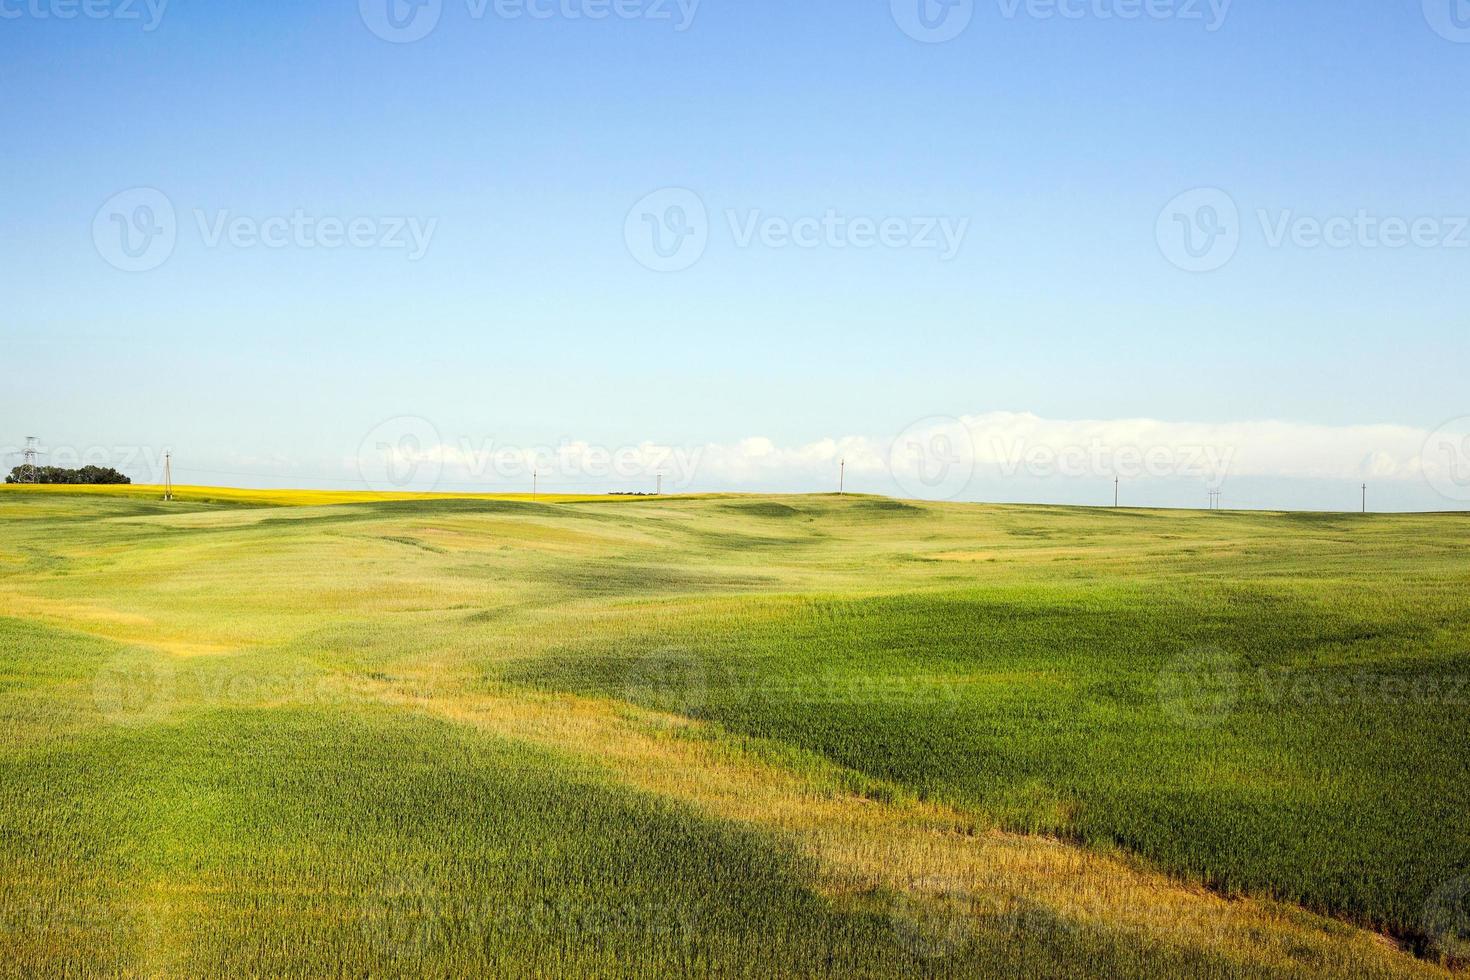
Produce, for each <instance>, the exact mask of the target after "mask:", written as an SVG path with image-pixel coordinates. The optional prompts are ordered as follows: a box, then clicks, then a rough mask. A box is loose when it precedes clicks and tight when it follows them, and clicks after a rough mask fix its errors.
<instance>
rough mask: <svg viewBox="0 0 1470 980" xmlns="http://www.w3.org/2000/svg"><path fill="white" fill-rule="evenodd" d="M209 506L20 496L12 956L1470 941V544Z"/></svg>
mask: <svg viewBox="0 0 1470 980" xmlns="http://www.w3.org/2000/svg"><path fill="white" fill-rule="evenodd" d="M69 489H74V488H69ZM179 498H180V499H178V500H176V501H174V502H173V503H170V504H164V503H162V502H161V501H159V500H158V499H157V494H156V493H155V492H154V491H152V490H150V489H149V488H138V487H133V488H122V489H121V490H120V491H116V492H106V491H99V492H91V493H74V492H57V491H54V490H53V491H40V492H38V491H34V490H29V489H19V488H4V489H3V490H0V526H3V529H4V532H5V533H4V535H3V536H0V947H3V949H4V951H5V956H4V957H3V958H0V975H13V976H247V975H296V976H341V977H361V976H397V975H402V976H420V975H427V976H456V975H473V974H476V973H478V974H483V975H508V976H589V977H590V976H598V977H601V976H634V977H642V976H670V975H676V976H678V975H691V976H694V975H718V976H751V977H756V976H775V975H811V976H823V975H825V976H843V977H846V976H901V975H914V976H935V977H940V976H1010V975H1014V976H1036V975H1057V976H1120V975H1121V976H1156V975H1179V974H1181V973H1189V974H1191V975H1204V976H1222V977H1223V976H1264V975H1282V976H1302V977H1308V976H1311V977H1320V976H1323V975H1326V976H1385V977H1387V976H1420V975H1422V976H1435V975H1447V974H1448V973H1449V972H1452V971H1455V970H1458V969H1459V967H1460V966H1462V965H1463V964H1464V962H1466V961H1467V960H1470V904H1467V903H1470V822H1467V820H1466V816H1467V807H1470V803H1467V801H1470V720H1467V719H1470V682H1467V678H1470V561H1467V559H1466V556H1467V554H1470V515H1431V516H1367V517H1363V516H1335V515H1334V516H1329V515H1283V514H1245V513H1223V512H1196V513H1186V512H1163V511H1135V510H1122V511H1107V510H1082V509H1066V508H1039V507H1018V506H1012V507H998V506H996V507H992V506H969V505H928V504H922V505H921V504H910V503H900V502H896V501H889V500H884V499H877V498H866V497H841V498H839V497H830V496H823V497H779V498H778V497H769V498H767V497H702V498H693V497H691V498H658V499H607V498H542V499H540V500H537V501H531V500H529V499H526V498H524V497H522V498H494V497H478V498H462V499H445V498H435V497H427V496H420V497H414V498H404V497H392V496H387V495H373V494H356V495H331V494H325V493H315V492H301V493H297V492H276V491H221V490H213V489H209V490H206V489H202V488H183V489H181V490H180V491H179Z"/></svg>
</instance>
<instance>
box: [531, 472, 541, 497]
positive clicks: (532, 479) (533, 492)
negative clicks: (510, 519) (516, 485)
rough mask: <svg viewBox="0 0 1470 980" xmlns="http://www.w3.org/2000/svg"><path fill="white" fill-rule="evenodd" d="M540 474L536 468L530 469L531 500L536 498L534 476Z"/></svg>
mask: <svg viewBox="0 0 1470 980" xmlns="http://www.w3.org/2000/svg"><path fill="white" fill-rule="evenodd" d="M540 475H541V474H540V473H539V472H538V471H536V470H532V471H531V499H532V500H535V499H536V478H537V477H539V476H540Z"/></svg>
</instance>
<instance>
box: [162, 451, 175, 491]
mask: <svg viewBox="0 0 1470 980" xmlns="http://www.w3.org/2000/svg"><path fill="white" fill-rule="evenodd" d="M163 499H164V500H173V499H174V454H173V453H164V454H163Z"/></svg>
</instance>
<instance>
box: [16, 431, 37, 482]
mask: <svg viewBox="0 0 1470 980" xmlns="http://www.w3.org/2000/svg"><path fill="white" fill-rule="evenodd" d="M36 453H37V450H36V437H35V436H26V448H25V451H24V453H23V454H22V456H21V464H20V482H21V483H39V482H41V477H40V474H38V473H37V472H36Z"/></svg>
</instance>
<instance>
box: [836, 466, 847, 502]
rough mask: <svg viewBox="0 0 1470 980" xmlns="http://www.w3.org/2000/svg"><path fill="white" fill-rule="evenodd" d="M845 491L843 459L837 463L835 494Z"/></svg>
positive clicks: (845, 477) (839, 494) (845, 473)
mask: <svg viewBox="0 0 1470 980" xmlns="http://www.w3.org/2000/svg"><path fill="white" fill-rule="evenodd" d="M846 492H847V460H846V459H843V460H842V461H841V462H840V463H838V464H837V496H839V497H840V496H842V495H843V494H844V493H846Z"/></svg>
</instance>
